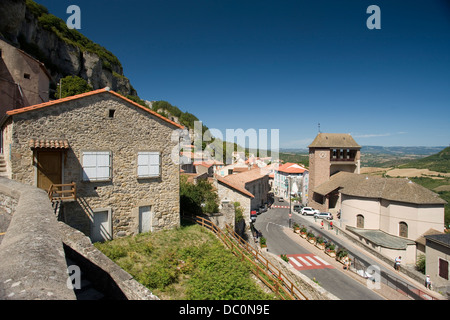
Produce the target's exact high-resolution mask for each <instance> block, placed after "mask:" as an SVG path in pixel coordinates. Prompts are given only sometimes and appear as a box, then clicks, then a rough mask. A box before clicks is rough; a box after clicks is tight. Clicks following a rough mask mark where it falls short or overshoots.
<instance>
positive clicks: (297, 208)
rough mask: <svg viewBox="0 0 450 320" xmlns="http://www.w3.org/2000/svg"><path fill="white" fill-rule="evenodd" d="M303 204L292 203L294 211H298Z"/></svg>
mask: <svg viewBox="0 0 450 320" xmlns="http://www.w3.org/2000/svg"><path fill="white" fill-rule="evenodd" d="M302 208H303V206H302V205H301V204H295V205H294V209H293V210H294V212H300V211H301V210H302Z"/></svg>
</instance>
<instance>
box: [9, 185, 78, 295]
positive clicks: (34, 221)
mask: <svg viewBox="0 0 450 320" xmlns="http://www.w3.org/2000/svg"><path fill="white" fill-rule="evenodd" d="M0 193H2V194H3V195H4V196H6V197H11V198H13V199H15V200H16V201H17V206H16V207H15V209H14V211H13V212H12V218H11V221H10V223H9V227H8V229H7V231H6V234H5V236H4V238H3V241H2V243H1V244H0V299H10V300H75V299H76V297H75V294H74V292H73V290H72V289H69V288H68V287H67V283H66V282H67V278H68V273H67V264H66V260H65V255H64V249H63V244H62V241H61V234H60V232H59V228H58V222H57V220H56V216H55V215H54V213H53V209H52V206H51V203H50V201H49V199H48V196H47V194H46V192H45V191H43V190H40V189H37V188H35V187H32V186H28V185H24V184H22V183H19V182H16V181H13V180H9V179H6V178H3V177H0Z"/></svg>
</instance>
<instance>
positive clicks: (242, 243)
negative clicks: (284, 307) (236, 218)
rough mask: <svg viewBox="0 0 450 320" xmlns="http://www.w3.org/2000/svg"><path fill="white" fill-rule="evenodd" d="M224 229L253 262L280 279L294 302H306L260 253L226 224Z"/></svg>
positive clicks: (290, 282) (301, 294)
mask: <svg viewBox="0 0 450 320" xmlns="http://www.w3.org/2000/svg"><path fill="white" fill-rule="evenodd" d="M226 229H227V231H228V233H229V234H231V235H232V236H233V238H234V239H235V240H236V241H237V242H238V243H239V245H240V246H241V247H243V248H244V249H245V250H246V251H247V252H249V253H250V254H251V255H252V256H253V258H254V260H255V261H258V262H259V263H261V264H262V265H263V266H264V267H265V268H266V270H268V271H269V272H270V273H271V274H273V275H275V276H277V277H278V279H282V283H283V286H285V287H286V288H287V289H288V290H289V292H290V293H291V294H292V295H293V296H294V298H295V299H296V300H308V298H307V297H306V296H305V295H304V294H303V293H302V292H301V291H300V289H299V288H298V287H297V286H296V285H295V284H294V283H293V282H292V281H291V280H290V279H289V278H287V277H286V276H285V275H284V273H283V272H282V271H281V270H280V269H278V268H277V267H276V266H274V265H273V264H272V263H271V262H270V261H269V260H268V259H267V258H266V257H264V256H263V255H262V254H261V252H260V251H259V250H258V249H256V248H254V247H252V246H251V245H250V244H249V243H248V242H247V241H245V240H244V239H243V238H242V237H241V236H240V235H239V234H238V233H237V232H236V231H234V229H233V228H232V227H231V226H230V225H228V224H226Z"/></svg>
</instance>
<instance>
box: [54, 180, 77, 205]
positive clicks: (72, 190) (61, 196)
mask: <svg viewBox="0 0 450 320" xmlns="http://www.w3.org/2000/svg"><path fill="white" fill-rule="evenodd" d="M48 197H49V199H50V201H67V200H76V199H77V185H76V183H75V182H72V183H68V184H52V185H51V186H50V188H49V189H48Z"/></svg>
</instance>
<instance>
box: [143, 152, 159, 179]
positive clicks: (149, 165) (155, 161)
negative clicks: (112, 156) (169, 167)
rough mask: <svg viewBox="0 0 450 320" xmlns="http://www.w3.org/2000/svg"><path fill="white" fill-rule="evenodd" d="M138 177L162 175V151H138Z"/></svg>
mask: <svg viewBox="0 0 450 320" xmlns="http://www.w3.org/2000/svg"><path fill="white" fill-rule="evenodd" d="M137 164H138V166H137V176H138V178H156V177H159V176H160V175H161V153H160V152H157V151H140V152H138V161H137Z"/></svg>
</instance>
